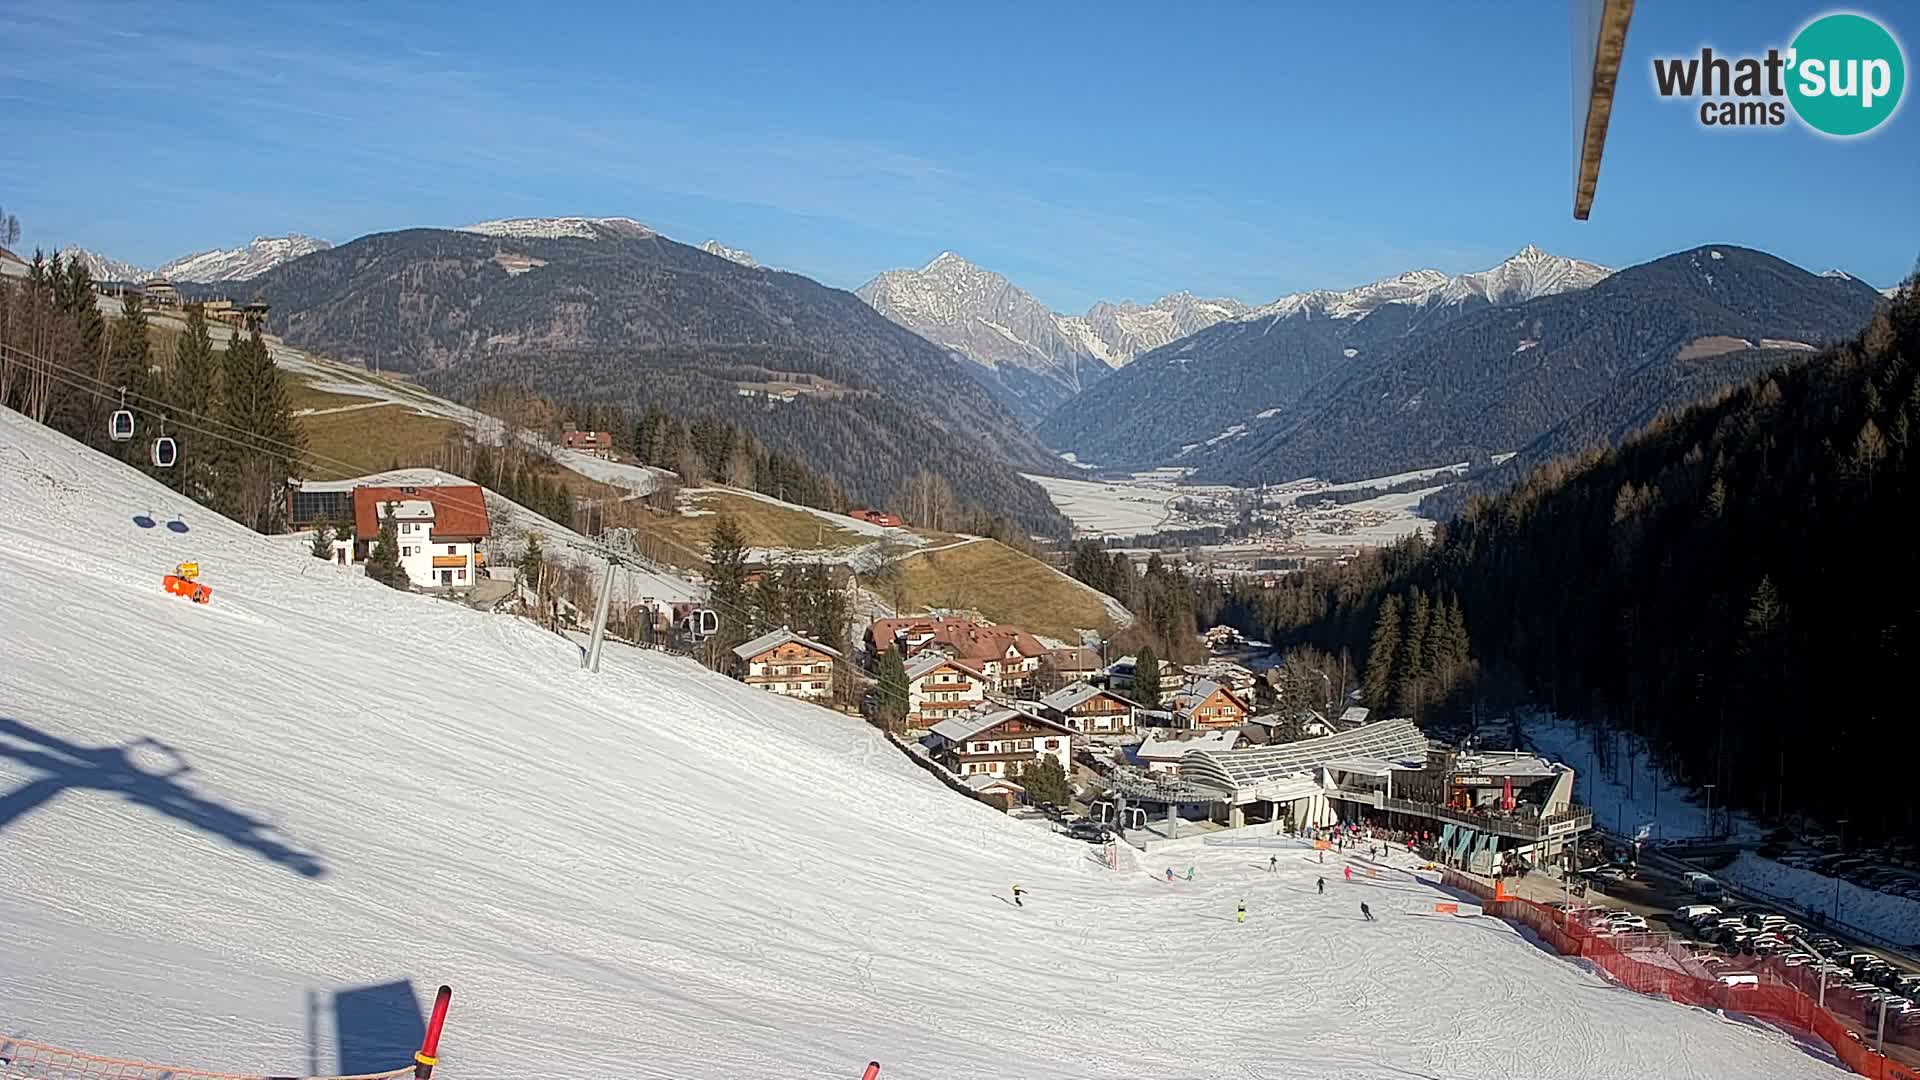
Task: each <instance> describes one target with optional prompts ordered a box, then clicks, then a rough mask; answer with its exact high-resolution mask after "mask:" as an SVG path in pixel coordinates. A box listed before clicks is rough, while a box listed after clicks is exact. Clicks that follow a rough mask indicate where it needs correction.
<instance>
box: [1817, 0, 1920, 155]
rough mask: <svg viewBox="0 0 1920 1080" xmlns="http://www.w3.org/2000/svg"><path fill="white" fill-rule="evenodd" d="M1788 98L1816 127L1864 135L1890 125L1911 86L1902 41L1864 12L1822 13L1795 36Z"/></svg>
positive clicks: (1829, 131)
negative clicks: (1884, 124) (1903, 91)
mask: <svg viewBox="0 0 1920 1080" xmlns="http://www.w3.org/2000/svg"><path fill="white" fill-rule="evenodd" d="M1787 62H1788V64H1790V65H1791V68H1792V70H1791V73H1790V75H1789V77H1788V80H1787V99H1788V100H1790V101H1791V102H1793V111H1794V112H1796V113H1798V114H1800V119H1802V120H1804V121H1806V123H1807V126H1809V127H1811V128H1813V129H1814V130H1815V131H1820V132H1824V133H1826V134H1828V135H1838V136H1841V137H1843V138H1844V137H1846V136H1851V135H1864V134H1866V133H1867V132H1869V131H1872V130H1873V129H1874V128H1877V127H1879V126H1880V125H1881V124H1883V123H1885V122H1886V120H1887V118H1888V117H1890V116H1892V115H1893V111H1894V110H1895V109H1896V108H1898V107H1899V105H1900V92H1901V91H1902V90H1904V89H1906V84H1907V64H1906V59H1905V58H1904V57H1903V56H1902V55H1901V53H1900V43H1899V42H1898V41H1895V40H1894V39H1893V35H1892V34H1890V33H1888V32H1887V29H1886V27H1884V26H1881V25H1880V24H1879V23H1877V22H1875V21H1873V20H1872V19H1869V18H1867V17H1866V16H1865V15H1854V14H1848V13H1843V14H1837V15H1823V16H1821V17H1820V18H1818V19H1815V20H1813V21H1812V22H1810V23H1808V24H1807V27H1806V29H1804V30H1802V31H1800V34H1799V36H1797V37H1795V38H1794V39H1793V47H1792V50H1791V51H1790V52H1789V53H1788V61H1787Z"/></svg>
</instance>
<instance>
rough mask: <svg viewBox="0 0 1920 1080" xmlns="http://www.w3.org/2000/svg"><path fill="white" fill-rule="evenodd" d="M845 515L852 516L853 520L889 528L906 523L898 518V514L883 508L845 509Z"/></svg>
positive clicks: (895, 527)
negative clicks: (890, 512)
mask: <svg viewBox="0 0 1920 1080" xmlns="http://www.w3.org/2000/svg"><path fill="white" fill-rule="evenodd" d="M847 516H848V517H850V518H853V519H854V520H855V521H864V522H866V523H867V524H869V525H884V526H886V527H887V528H889V529H897V528H899V527H901V526H902V525H905V524H906V522H904V521H902V520H900V516H899V515H898V514H889V513H887V512H886V511H885V510H867V509H864V508H863V509H859V510H849V511H847Z"/></svg>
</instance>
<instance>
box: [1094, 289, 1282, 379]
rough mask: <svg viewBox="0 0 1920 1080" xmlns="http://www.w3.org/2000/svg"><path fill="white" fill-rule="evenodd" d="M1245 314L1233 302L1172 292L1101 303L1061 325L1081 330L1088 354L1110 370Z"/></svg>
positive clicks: (1240, 304)
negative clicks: (1139, 299)
mask: <svg viewBox="0 0 1920 1080" xmlns="http://www.w3.org/2000/svg"><path fill="white" fill-rule="evenodd" d="M1246 313H1247V305H1245V304H1243V303H1241V302H1240V301H1238V300H1230V299H1206V298H1203V297H1198V296H1195V295H1193V294H1192V293H1190V292H1177V293H1173V294H1172V295H1169V296H1163V297H1161V298H1160V299H1158V300H1155V301H1154V302H1153V303H1151V304H1147V305H1144V306H1142V305H1140V304H1136V303H1134V302H1132V301H1131V300H1127V301H1122V302H1121V303H1118V304H1112V303H1108V302H1107V301H1104V300H1102V301H1101V302H1099V303H1097V304H1095V305H1093V306H1092V307H1090V308H1088V309H1087V313H1086V314H1085V315H1080V316H1070V317H1066V318H1065V319H1064V320H1063V323H1064V324H1065V325H1067V326H1070V327H1074V328H1076V330H1077V328H1078V327H1080V326H1085V327H1086V329H1087V332H1088V335H1089V339H1088V341H1087V347H1088V348H1089V349H1090V350H1091V351H1092V352H1093V355H1095V356H1096V357H1099V358H1100V359H1101V360H1104V361H1106V362H1107V364H1108V365H1110V366H1112V367H1123V366H1125V365H1126V364H1128V363H1130V362H1132V360H1133V358H1134V357H1136V356H1139V355H1141V354H1142V353H1147V352H1152V351H1153V350H1154V349H1157V348H1159V347H1160V346H1162V345H1165V344H1167V343H1169V342H1173V341H1178V340H1180V339H1181V338H1183V337H1186V336H1187V335H1188V334H1193V333H1198V332H1199V331H1201V330H1204V329H1206V328H1207V327H1209V326H1212V325H1214V324H1215V323H1220V322H1225V321H1226V320H1228V319H1235V318H1239V317H1240V316H1242V315H1244V314H1246Z"/></svg>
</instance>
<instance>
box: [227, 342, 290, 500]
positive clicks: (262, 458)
mask: <svg viewBox="0 0 1920 1080" xmlns="http://www.w3.org/2000/svg"><path fill="white" fill-rule="evenodd" d="M221 371H222V386H223V388H224V391H225V392H224V394H223V395H222V402H221V404H222V406H223V408H222V410H221V420H222V422H223V423H224V425H225V426H224V428H223V430H222V432H221V433H222V434H223V435H225V436H227V437H229V438H231V439H233V440H234V441H235V442H237V443H238V444H239V445H238V446H237V447H236V448H235V449H236V455H237V460H236V461H235V462H234V467H233V469H232V470H231V471H230V473H228V474H227V475H225V476H223V477H221V483H220V504H221V508H222V509H223V511H224V512H225V513H226V515H227V516H228V517H231V518H233V519H234V520H235V521H238V522H240V523H241V524H243V525H246V526H248V527H249V528H252V529H254V530H255V531H256V532H263V533H273V532H279V531H280V530H281V529H282V528H283V527H284V525H285V522H286V487H287V480H288V479H289V478H290V477H293V476H295V475H297V474H298V471H299V468H300V456H301V452H302V449H303V447H304V445H305V441H306V440H305V435H304V433H303V431H302V430H301V429H300V428H299V427H298V426H297V425H296V424H295V423H294V422H293V409H292V407H291V405H289V403H288V400H287V390H286V385H285V382H284V381H283V379H282V377H281V374H280V369H279V367H278V366H277V365H276V364H274V362H273V357H272V356H271V355H270V354H269V353H268V352H267V343H266V341H265V340H263V339H262V338H261V337H260V335H259V334H257V333H255V334H244V333H243V334H236V335H234V338H233V340H232V341H230V342H228V344H227V353H226V359H225V362H224V363H223V364H222V365H221Z"/></svg>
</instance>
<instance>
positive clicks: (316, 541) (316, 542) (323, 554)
mask: <svg viewBox="0 0 1920 1080" xmlns="http://www.w3.org/2000/svg"><path fill="white" fill-rule="evenodd" d="M307 550H308V551H310V552H312V553H313V557H314V558H316V559H324V560H326V561H327V562H332V561H333V526H331V525H329V524H327V523H326V522H324V521H323V522H321V523H320V524H318V525H315V526H314V527H313V539H312V541H310V542H309V543H308V545H307Z"/></svg>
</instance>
